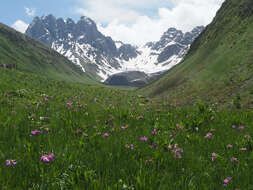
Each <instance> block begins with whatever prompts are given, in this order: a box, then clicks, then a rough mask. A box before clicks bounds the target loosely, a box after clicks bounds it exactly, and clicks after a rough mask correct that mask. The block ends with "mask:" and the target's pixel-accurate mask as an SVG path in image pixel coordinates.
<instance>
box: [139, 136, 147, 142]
mask: <svg viewBox="0 0 253 190" xmlns="http://www.w3.org/2000/svg"><path fill="white" fill-rule="evenodd" d="M139 140H140V141H143V142H147V141H148V138H147V137H145V136H144V137H140V138H139Z"/></svg>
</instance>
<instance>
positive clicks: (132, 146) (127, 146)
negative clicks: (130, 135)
mask: <svg viewBox="0 0 253 190" xmlns="http://www.w3.org/2000/svg"><path fill="white" fill-rule="evenodd" d="M125 147H126V148H129V149H131V150H133V149H134V145H133V144H130V145H128V144H126V145H125Z"/></svg>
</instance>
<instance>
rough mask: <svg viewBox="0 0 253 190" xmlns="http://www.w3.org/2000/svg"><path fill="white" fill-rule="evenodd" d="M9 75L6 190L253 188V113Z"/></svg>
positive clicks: (0, 119)
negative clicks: (182, 105)
mask: <svg viewBox="0 0 253 190" xmlns="http://www.w3.org/2000/svg"><path fill="white" fill-rule="evenodd" d="M0 74H1V78H0V130H1V133H0V189H1V190H12V189H15V190H24V189H29V190H58V189H66V190H69V189H76V190H77V189H92V190H95V189H101V190H107V189H108V190H109V189H111V190H112V189H119V190H121V189H131V190H133V189H143V190H149V189H150V190H154V189H159V190H170V189H171V190H177V189H178V190H184V189H185V190H205V189H210V190H213V189H215V190H217V189H233V190H235V189H241V190H246V189H253V181H252V179H253V172H252V168H253V151H252V148H253V140H252V138H251V137H253V128H252V126H253V120H252V118H253V113H252V112H251V111H249V112H240V111H234V112H228V111H224V110H219V109H217V108H216V106H215V105H213V106H205V105H203V104H201V103H199V104H198V106H196V107H195V108H188V109H186V108H185V109H179V108H176V107H172V106H169V105H168V104H167V103H166V102H164V103H163V104H160V105H158V104H155V103H154V102H152V101H151V100H149V99H146V98H143V97H141V96H138V95H135V94H133V93H132V92H129V91H119V90H114V89H109V88H103V87H91V86H83V85H81V84H71V83H66V82H59V81H57V82H55V81H49V80H45V78H41V77H37V76H36V78H35V76H33V75H30V74H29V75H28V74H25V73H21V72H17V71H8V70H5V71H4V70H1V69H0ZM21 78H22V79H23V80H19V79H21ZM36 130H37V132H36ZM50 153H53V154H54V158H53V159H52V160H50V161H49V163H45V162H42V161H41V156H42V155H46V154H50ZM6 160H7V161H9V162H11V163H12V166H8V165H9V164H10V163H9V164H8V162H6ZM224 180H225V181H224Z"/></svg>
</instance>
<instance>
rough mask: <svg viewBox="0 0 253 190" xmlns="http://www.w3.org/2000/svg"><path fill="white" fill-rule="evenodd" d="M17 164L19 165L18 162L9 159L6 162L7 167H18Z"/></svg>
mask: <svg viewBox="0 0 253 190" xmlns="http://www.w3.org/2000/svg"><path fill="white" fill-rule="evenodd" d="M17 163H18V161H17V160H12V159H8V160H6V161H5V165H6V166H15V165H17Z"/></svg>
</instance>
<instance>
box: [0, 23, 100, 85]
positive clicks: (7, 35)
mask: <svg viewBox="0 0 253 190" xmlns="http://www.w3.org/2000/svg"><path fill="white" fill-rule="evenodd" d="M0 66H1V67H7V68H9V67H10V68H15V69H17V70H19V71H22V72H27V73H33V74H37V75H43V76H46V77H49V78H52V79H57V80H65V81H72V82H85V83H92V84H94V83H96V82H95V81H94V80H92V79H91V78H90V77H89V76H87V75H86V74H85V73H83V72H82V71H81V70H80V68H79V67H77V66H75V65H74V64H73V63H72V62H70V61H69V60H68V59H66V58H65V57H64V56H62V55H61V54H59V53H57V52H56V51H54V50H53V49H51V48H49V47H47V46H46V45H44V44H42V43H41V42H38V41H36V40H34V39H32V38H30V37H28V36H26V35H23V34H21V33H19V32H17V31H16V30H14V29H12V28H9V27H8V26H6V25H4V24H1V23H0Z"/></svg>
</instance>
